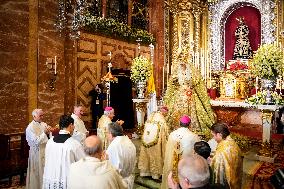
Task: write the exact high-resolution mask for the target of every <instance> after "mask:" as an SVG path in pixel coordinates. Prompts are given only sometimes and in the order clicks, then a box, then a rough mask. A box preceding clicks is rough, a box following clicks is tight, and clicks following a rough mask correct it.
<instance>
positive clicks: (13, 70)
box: [0, 0, 29, 132]
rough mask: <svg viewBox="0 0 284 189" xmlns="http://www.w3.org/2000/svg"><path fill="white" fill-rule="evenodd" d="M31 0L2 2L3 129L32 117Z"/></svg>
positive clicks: (0, 77)
mask: <svg viewBox="0 0 284 189" xmlns="http://www.w3.org/2000/svg"><path fill="white" fill-rule="evenodd" d="M28 25H29V2H28V0H18V1H14V0H5V1H1V4H0V64H1V68H0V96H1V100H0V112H1V113H0V122H1V125H0V129H1V130H3V131H4V132H7V131H8V130H17V129H18V128H21V127H24V126H25V125H26V123H27V120H28V113H27V106H28V78H27V74H28V72H27V65H28V40H29V28H28Z"/></svg>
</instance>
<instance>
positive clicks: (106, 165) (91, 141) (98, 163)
mask: <svg viewBox="0 0 284 189" xmlns="http://www.w3.org/2000/svg"><path fill="white" fill-rule="evenodd" d="M84 151H85V153H86V155H87V156H86V157H84V158H82V159H81V160H79V161H78V162H75V163H72V165H71V167H70V174H69V177H68V188H69V189H127V183H126V182H124V180H123V179H122V177H121V175H119V174H118V172H117V171H116V170H115V168H114V167H113V166H112V165H111V164H110V162H109V161H107V160H105V155H104V153H103V150H102V141H101V140H100V138H99V137H97V136H95V135H92V136H89V137H87V138H86V140H85V142H84ZM133 166H134V165H133Z"/></svg>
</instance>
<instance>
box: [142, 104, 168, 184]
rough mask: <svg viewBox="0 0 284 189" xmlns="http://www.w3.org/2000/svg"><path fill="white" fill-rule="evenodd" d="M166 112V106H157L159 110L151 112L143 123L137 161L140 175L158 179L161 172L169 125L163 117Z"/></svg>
mask: <svg viewBox="0 0 284 189" xmlns="http://www.w3.org/2000/svg"><path fill="white" fill-rule="evenodd" d="M167 113H168V108H167V107H165V106H162V107H159V111H156V112H153V113H152V114H151V115H150V116H149V118H148V119H147V121H146V123H145V126H144V132H143V135H142V145H141V147H140V154H139V162H138V169H139V170H140V176H151V177H152V178H153V179H159V178H160V177H161V176H162V174H163V164H164V157H165V149H166V143H167V139H168V135H169V127H168V125H167V123H166V119H165V116H166V115H167ZM153 154H155V155H153Z"/></svg>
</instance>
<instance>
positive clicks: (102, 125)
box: [97, 106, 124, 150]
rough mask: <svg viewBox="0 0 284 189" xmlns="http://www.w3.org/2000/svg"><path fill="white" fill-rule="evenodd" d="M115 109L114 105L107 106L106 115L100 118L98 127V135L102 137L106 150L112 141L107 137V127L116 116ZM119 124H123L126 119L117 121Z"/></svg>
mask: <svg viewBox="0 0 284 189" xmlns="http://www.w3.org/2000/svg"><path fill="white" fill-rule="evenodd" d="M114 116H115V114H114V109H113V108H112V107H109V106H108V107H106V108H105V110H104V115H102V117H101V118H100V119H99V123H98V128H97V135H98V136H99V137H100V139H101V141H102V145H103V146H102V147H103V150H106V149H107V147H108V145H109V143H110V141H109V140H108V137H107V128H108V125H109V124H110V123H111V122H112V119H113V118H114ZM116 122H117V123H118V124H119V125H122V124H123V123H124V121H122V120H118V121H116Z"/></svg>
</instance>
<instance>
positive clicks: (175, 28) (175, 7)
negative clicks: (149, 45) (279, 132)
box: [164, 0, 284, 142]
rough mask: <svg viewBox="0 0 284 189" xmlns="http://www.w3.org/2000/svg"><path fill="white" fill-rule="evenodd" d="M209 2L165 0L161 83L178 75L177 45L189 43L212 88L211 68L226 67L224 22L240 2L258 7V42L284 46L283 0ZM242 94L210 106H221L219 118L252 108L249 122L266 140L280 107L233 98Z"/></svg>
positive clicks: (268, 138) (240, 5) (241, 95)
mask: <svg viewBox="0 0 284 189" xmlns="http://www.w3.org/2000/svg"><path fill="white" fill-rule="evenodd" d="M208 2H209V4H208V3H207V1H202V0H165V57H166V58H165V65H166V69H165V70H166V74H165V75H166V82H165V83H164V84H167V82H168V79H169V77H170V75H177V69H178V64H179V62H178V58H177V56H178V54H179V49H181V48H183V47H184V46H185V45H187V44H190V46H191V51H192V55H193V60H194V61H193V63H194V64H195V66H196V67H197V68H199V69H200V71H201V74H202V76H203V77H204V79H205V81H207V82H206V83H207V87H208V88H211V79H212V78H211V72H213V71H214V72H220V71H223V70H224V67H225V56H224V55H225V53H224V50H225V49H224V33H225V31H224V28H225V27H224V26H225V22H226V18H227V17H228V16H229V15H230V14H231V13H232V12H233V11H234V10H236V9H238V8H240V7H242V6H252V7H255V8H257V9H258V10H259V11H260V14H261V43H276V44H277V45H279V46H282V47H283V46H284V45H283V44H284V38H281V32H282V31H284V17H283V9H284V1H281V0H276V1H273V0H246V1H243V0H229V1H228V0H208ZM283 35H284V34H283ZM196 60H197V61H196ZM208 83H210V84H209V85H208ZM242 84H244V81H242ZM235 86H237V84H235ZM234 90H235V89H234ZM245 95H246V94H239V96H237V95H236V93H235V95H232V96H229V99H230V100H231V101H227V102H225V101H213V102H212V106H213V107H215V108H218V109H219V112H220V111H221V112H222V109H223V110H224V111H223V112H222V113H221V114H219V116H221V117H219V119H220V118H221V120H222V116H225V117H224V118H226V111H227V110H228V108H229V109H231V110H233V111H234V112H235V113H236V117H239V118H240V117H241V115H245V112H247V111H251V112H250V113H249V114H250V115H255V117H254V118H252V120H251V121H252V123H253V124H260V125H262V126H263V142H265V141H268V142H269V141H270V132H271V125H272V121H273V120H272V118H273V115H274V112H275V111H276V110H278V109H279V108H280V107H279V106H273V105H266V106H251V105H249V104H246V103H244V102H237V101H234V99H235V98H238V99H244V96H245ZM252 112H253V113H252ZM222 114H223V115H222ZM236 117H235V118H236ZM227 118H228V117H227ZM255 118H258V119H255ZM244 119H248V117H245V118H244ZM232 121H233V120H232Z"/></svg>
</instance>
